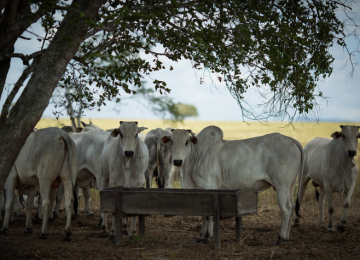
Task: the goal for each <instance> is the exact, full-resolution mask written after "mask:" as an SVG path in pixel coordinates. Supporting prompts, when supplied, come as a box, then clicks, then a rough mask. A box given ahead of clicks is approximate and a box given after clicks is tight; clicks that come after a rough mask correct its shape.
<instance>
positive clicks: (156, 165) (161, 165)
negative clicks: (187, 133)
mask: <svg viewBox="0 0 360 260" xmlns="http://www.w3.org/2000/svg"><path fill="white" fill-rule="evenodd" d="M165 136H167V137H169V138H170V136H171V133H170V132H168V131H165V130H163V129H161V128H156V129H154V130H151V131H150V132H148V133H147V134H146V137H145V144H146V146H147V148H148V150H149V164H148V167H147V169H146V172H145V179H146V188H152V178H153V176H155V177H156V182H157V184H158V186H159V188H171V182H172V175H173V171H172V169H171V168H172V162H171V156H172V154H171V144H170V143H164V142H162V141H161V139H162V138H163V137H165Z"/></svg>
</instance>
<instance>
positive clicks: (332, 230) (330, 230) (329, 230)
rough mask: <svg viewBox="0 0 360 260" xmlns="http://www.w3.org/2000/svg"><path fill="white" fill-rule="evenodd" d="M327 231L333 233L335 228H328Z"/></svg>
mask: <svg viewBox="0 0 360 260" xmlns="http://www.w3.org/2000/svg"><path fill="white" fill-rule="evenodd" d="M327 232H328V233H335V230H334V229H331V228H329V229H328V230H327Z"/></svg>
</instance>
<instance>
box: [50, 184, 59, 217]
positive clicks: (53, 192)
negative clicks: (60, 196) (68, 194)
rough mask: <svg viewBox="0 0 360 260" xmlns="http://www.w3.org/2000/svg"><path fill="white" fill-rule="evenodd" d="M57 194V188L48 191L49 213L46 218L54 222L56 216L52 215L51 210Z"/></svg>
mask: <svg viewBox="0 0 360 260" xmlns="http://www.w3.org/2000/svg"><path fill="white" fill-rule="evenodd" d="M57 192H58V188H55V189H54V188H51V190H50V204H49V212H48V216H49V219H50V220H54V219H55V218H56V216H55V215H54V214H53V208H54V203H55V199H56V194H57Z"/></svg>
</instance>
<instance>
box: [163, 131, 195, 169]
mask: <svg viewBox="0 0 360 260" xmlns="http://www.w3.org/2000/svg"><path fill="white" fill-rule="evenodd" d="M189 134H190V135H189ZM162 142H165V143H166V142H172V157H173V160H172V163H173V165H174V166H177V167H180V166H182V165H183V163H184V161H185V160H186V157H187V156H188V155H189V154H190V151H191V144H197V142H198V140H197V138H196V137H195V134H194V133H193V132H192V131H191V130H182V129H172V130H171V137H169V136H164V137H163V139H162Z"/></svg>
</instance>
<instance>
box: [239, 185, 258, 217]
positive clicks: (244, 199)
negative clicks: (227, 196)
mask: <svg viewBox="0 0 360 260" xmlns="http://www.w3.org/2000/svg"><path fill="white" fill-rule="evenodd" d="M236 202H237V216H238V217H240V216H243V215H248V214H255V213H257V207H258V196H257V191H256V190H244V191H238V192H237V193H236Z"/></svg>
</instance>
